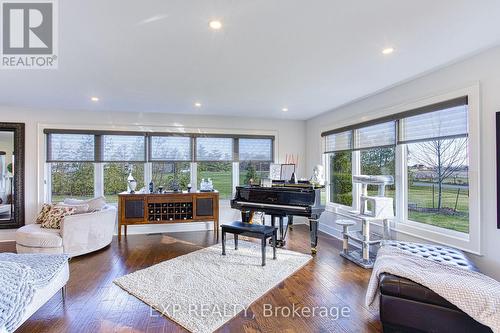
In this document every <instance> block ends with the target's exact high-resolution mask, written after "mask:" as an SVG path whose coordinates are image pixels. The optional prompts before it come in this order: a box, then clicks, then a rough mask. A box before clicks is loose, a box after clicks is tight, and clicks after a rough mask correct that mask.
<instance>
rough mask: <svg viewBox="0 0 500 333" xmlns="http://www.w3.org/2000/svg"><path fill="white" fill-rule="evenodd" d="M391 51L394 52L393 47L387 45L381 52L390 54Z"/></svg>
mask: <svg viewBox="0 0 500 333" xmlns="http://www.w3.org/2000/svg"><path fill="white" fill-rule="evenodd" d="M392 52H394V48H393V47H387V48H385V49H383V50H382V53H383V54H391V53H392Z"/></svg>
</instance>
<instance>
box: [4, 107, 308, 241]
mask: <svg viewBox="0 0 500 333" xmlns="http://www.w3.org/2000/svg"><path fill="white" fill-rule="evenodd" d="M200 112H202V111H200ZM0 119H1V121H3V122H22V123H25V124H26V166H25V170H26V171H25V183H26V186H25V200H26V204H25V210H26V223H27V224H28V223H32V222H33V221H34V218H35V216H36V214H37V211H38V206H39V204H40V201H41V200H43V199H41V198H43V193H42V191H43V180H42V179H43V173H41V172H40V170H39V166H40V165H43V159H44V151H45V147H44V143H43V138H44V136H43V135H42V134H41V133H42V128H43V127H53V128H65V127H71V128H74V127H77V128H83V129H86V128H87V129H101V128H102V129H104V128H105V129H130V130H140V129H148V128H154V130H157V131H162V130H173V129H174V128H175V129H181V128H184V129H185V130H186V132H192V131H198V130H202V131H204V132H214V133H221V132H227V133H256V134H259V133H266V134H274V135H276V156H277V157H278V162H281V161H284V159H285V155H286V154H298V155H299V169H298V176H299V177H302V176H305V173H304V168H303V166H305V164H306V163H305V122H304V121H290V120H272V119H259V118H243V117H221V116H203V115H199V116H183V115H177V114H161V113H129V112H95V111H78V112H77V111H63V110H43V109H22V108H12V107H0ZM236 216H237V215H236ZM233 217H234V214H233V213H232V212H231V211H229V210H228V209H226V210H225V211H221V218H222V220H223V221H224V218H226V219H232V218H233ZM165 227H168V226H165ZM129 229H130V231H131V232H133V230H132V229H133V228H129ZM155 229H157V230H158V229H159V228H155ZM14 231H15V230H0V240H12V239H14ZM149 231H151V230H149ZM158 231H160V230H158Z"/></svg>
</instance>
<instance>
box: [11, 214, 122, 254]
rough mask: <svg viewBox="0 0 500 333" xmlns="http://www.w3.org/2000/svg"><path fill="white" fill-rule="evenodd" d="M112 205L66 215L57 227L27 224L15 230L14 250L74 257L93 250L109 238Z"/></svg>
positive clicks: (112, 220)
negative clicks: (64, 254) (93, 210)
mask: <svg viewBox="0 0 500 333" xmlns="http://www.w3.org/2000/svg"><path fill="white" fill-rule="evenodd" d="M116 211H117V210H116V207H114V206H109V205H106V206H104V208H103V209H101V210H99V211H96V212H93V213H84V214H75V215H70V216H66V217H65V218H64V219H63V221H62V223H61V229H46V228H41V227H40V224H28V225H25V226H24V227H21V228H19V229H18V230H17V231H16V248H17V253H66V254H67V255H68V256H70V257H76V256H79V255H82V254H86V253H89V252H93V251H97V250H99V249H102V248H103V247H105V246H107V245H109V244H110V243H111V240H112V239H113V233H114V230H115V222H116Z"/></svg>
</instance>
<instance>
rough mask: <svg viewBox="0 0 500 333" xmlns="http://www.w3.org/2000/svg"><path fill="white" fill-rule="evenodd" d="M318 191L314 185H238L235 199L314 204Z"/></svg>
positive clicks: (290, 204)
mask: <svg viewBox="0 0 500 333" xmlns="http://www.w3.org/2000/svg"><path fill="white" fill-rule="evenodd" d="M316 192H318V195H319V190H316V189H314V188H313V187H304V188H303V187H287V186H280V187H275V186H274V187H260V186H237V187H236V195H235V198H234V201H245V202H255V203H264V204H274V205H289V206H312V205H314V202H315V198H316Z"/></svg>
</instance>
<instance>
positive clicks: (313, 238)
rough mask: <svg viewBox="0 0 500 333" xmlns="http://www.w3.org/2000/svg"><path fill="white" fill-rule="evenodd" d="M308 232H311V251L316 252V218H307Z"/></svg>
mask: <svg viewBox="0 0 500 333" xmlns="http://www.w3.org/2000/svg"><path fill="white" fill-rule="evenodd" d="M309 232H310V234H311V253H312V254H316V252H317V251H318V250H317V248H316V247H317V246H318V220H313V219H309Z"/></svg>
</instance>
